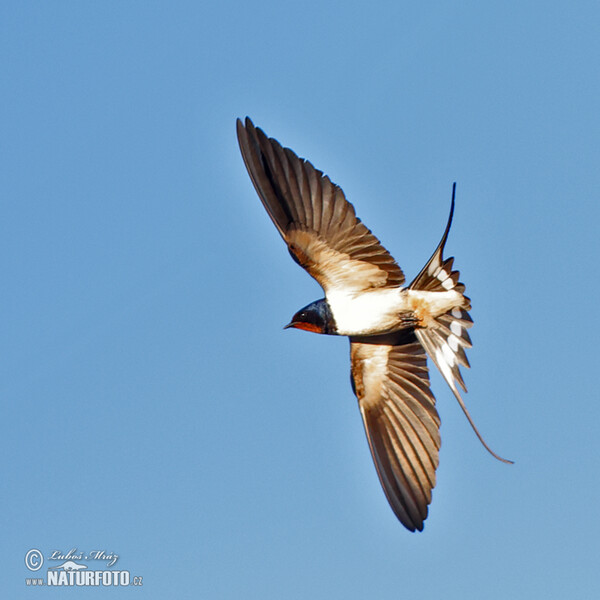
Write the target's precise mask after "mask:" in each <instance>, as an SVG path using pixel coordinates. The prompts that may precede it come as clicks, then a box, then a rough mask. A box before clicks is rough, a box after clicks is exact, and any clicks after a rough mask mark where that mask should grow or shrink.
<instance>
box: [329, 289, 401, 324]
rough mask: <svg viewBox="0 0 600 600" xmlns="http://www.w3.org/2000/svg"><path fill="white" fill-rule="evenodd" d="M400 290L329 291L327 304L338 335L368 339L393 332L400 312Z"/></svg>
mask: <svg viewBox="0 0 600 600" xmlns="http://www.w3.org/2000/svg"><path fill="white" fill-rule="evenodd" d="M401 291H402V290H401V288H382V289H379V290H373V291H371V292H363V293H360V294H349V293H348V292H345V291H341V290H340V291H335V290H334V291H330V292H329V293H328V294H327V301H328V302H329V306H330V307H331V312H332V313H333V318H334V319H335V323H336V327H337V330H338V333H339V334H340V335H369V334H374V333H383V332H388V331H393V329H394V326H395V325H397V324H398V314H399V312H401V311H402V308H403V298H402V294H401Z"/></svg>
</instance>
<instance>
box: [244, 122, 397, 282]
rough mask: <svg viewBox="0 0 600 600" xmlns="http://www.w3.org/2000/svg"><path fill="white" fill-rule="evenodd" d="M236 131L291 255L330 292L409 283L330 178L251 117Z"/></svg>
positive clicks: (250, 168) (251, 169)
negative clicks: (262, 128) (254, 121)
mask: <svg viewBox="0 0 600 600" xmlns="http://www.w3.org/2000/svg"><path fill="white" fill-rule="evenodd" d="M237 135H238V141H239V144H240V150H241V151H242V156H243V158H244V163H245V164H246V168H247V169H248V173H249V174H250V178H251V179H252V183H254V187H255V188H256V191H257V192H258V195H259V196H260V199H261V200H262V203H263V205H264V207H265V209H266V210H267V212H268V213H269V216H270V217H271V219H272V220H273V223H274V224H275V226H276V227H277V230H278V231H279V233H280V234H281V237H282V238H283V239H284V241H285V243H286V244H287V245H288V249H289V251H290V254H291V255H292V257H293V258H294V260H295V261H296V262H297V263H298V264H299V265H300V266H302V267H304V268H305V269H306V270H307V271H308V273H310V275H312V276H313V277H314V278H315V279H316V280H317V281H318V282H319V284H320V285H321V287H322V288H323V289H324V290H325V293H327V292H328V291H329V290H332V289H341V288H343V289H345V290H346V291H348V292H351V293H352V292H356V293H358V292H362V291H365V290H368V289H373V288H381V287H396V286H400V285H402V284H403V283H404V274H403V273H402V270H401V269H400V267H399V266H398V265H397V264H396V262H395V261H394V259H393V258H392V256H391V255H390V254H389V253H388V251H387V250H386V249H385V248H384V247H383V246H382V245H381V243H380V242H379V240H378V239H377V238H376V237H375V236H374V235H373V234H372V233H371V231H370V230H369V229H367V227H365V225H364V224H363V223H362V222H361V220H360V219H359V218H358V217H357V216H356V214H355V212H354V207H353V206H352V204H350V203H349V202H348V201H347V200H346V198H345V197H344V193H343V192H342V190H341V189H340V188H339V187H338V186H337V185H335V184H334V183H332V182H331V180H330V179H329V177H327V176H326V175H324V174H323V173H322V172H321V171H319V170H317V169H315V168H314V167H313V166H312V165H311V164H310V163H309V162H308V161H306V160H303V159H301V158H298V156H296V154H294V152H293V151H292V150H290V149H289V148H283V147H282V146H281V145H280V144H279V142H277V140H274V139H272V138H269V137H267V136H266V135H265V133H264V132H263V131H262V130H261V129H259V128H257V127H254V125H253V123H252V121H251V120H250V119H249V118H248V117H246V121H245V123H242V121H241V120H239V119H238V121H237Z"/></svg>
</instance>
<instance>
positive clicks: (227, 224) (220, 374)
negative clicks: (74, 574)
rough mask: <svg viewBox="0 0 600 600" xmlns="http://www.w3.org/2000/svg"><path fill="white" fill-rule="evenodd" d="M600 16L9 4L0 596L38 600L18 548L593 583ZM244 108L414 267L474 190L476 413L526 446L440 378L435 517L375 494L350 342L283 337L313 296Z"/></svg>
mask: <svg viewBox="0 0 600 600" xmlns="http://www.w3.org/2000/svg"><path fill="white" fill-rule="evenodd" d="M599 31H600V7H599V5H598V3H597V2H592V1H589V2H583V1H575V2H552V1H546V2H541V1H540V2H528V1H518V2H517V1H502V2H500V1H491V2H479V1H475V0H472V1H465V2H441V1H438V2H411V3H408V2H392V1H389V2H385V1H378V0H375V1H374V2H370V3H366V2H365V3H357V2H347V1H339V2H334V1H330V0H319V1H314V2H313V1H311V0H308V1H306V2H301V3H298V2H271V1H268V2H258V3H252V2H233V1H227V0H224V1H221V2H218V3H217V2H114V1H102V2H3V3H2V4H1V5H0V52H1V61H0V76H1V81H2V92H1V93H0V195H1V204H0V232H1V235H0V261H1V269H0V272H1V273H2V293H1V294H0V339H1V340H2V343H1V345H0V352H1V356H0V398H1V403H2V404H1V406H2V408H1V414H2V419H1V420H0V456H1V459H0V460H1V473H0V474H1V479H2V486H1V487H2V490H1V492H0V509H1V513H2V516H3V519H2V526H1V530H2V531H1V535H0V545H1V550H2V551H1V554H0V559H1V560H0V570H1V573H2V577H1V578H0V588H1V591H2V594H1V595H2V597H3V598H30V597H31V598H36V599H39V598H42V597H43V598H46V597H48V596H49V594H51V592H50V590H40V589H35V590H33V589H30V588H26V586H25V577H28V576H29V575H30V572H29V571H27V569H26V568H25V565H24V555H25V553H26V552H27V551H28V550H29V549H30V548H39V549H41V550H42V551H43V552H44V553H49V552H51V551H52V550H56V549H58V550H62V551H65V552H66V551H68V550H69V549H71V548H78V549H80V550H83V551H91V550H93V549H100V550H105V551H107V552H111V551H112V552H115V553H117V554H119V556H120V559H119V566H120V567H121V568H122V569H127V570H129V571H130V572H131V574H132V575H141V576H143V578H144V579H143V582H144V586H143V588H141V589H133V588H130V589H118V590H111V591H110V592H109V591H108V590H105V589H95V590H93V589H86V590H82V589H79V590H77V591H75V592H72V594H75V595H78V596H80V595H81V596H85V595H89V596H94V597H105V596H106V595H111V596H113V597H118V598H121V597H123V598H132V597H134V596H135V597H140V596H142V597H144V598H156V599H162V598H178V599H179V598H180V599H187V598H194V599H196V598H198V599H204V598H206V599H216V600H220V599H226V600H227V599H232V600H233V599H240V598H260V599H270V598H273V599H275V598H276V599H281V598H285V599H288V598H297V599H306V598H312V599H332V598H344V599H347V600H351V599H352V600H354V599H356V600H361V599H364V598H375V599H398V598H410V599H411V600H420V599H428V598H444V599H445V600H450V599H461V600H464V599H480V598H486V599H506V598H516V599H521V598H523V599H525V598H528V599H529V598H544V599H546V600H548V599H564V598H567V597H568V598H576V599H579V598H586V599H587V598H592V597H597V595H598V593H599V585H598V577H599V576H598V556H599V554H598V539H599V538H600V522H599V519H598V506H599V504H600V483H599V482H598V471H599V467H600V465H599V460H598V455H599V452H598V439H597V431H598V427H599V425H598V423H599V420H600V403H599V400H600V397H599V394H598V390H597V381H598V377H597V372H598V337H599V334H600V331H599V327H598V316H597V299H598V297H599V295H600V286H599V284H598V264H597V261H598V255H599V254H600V252H599V250H600V244H599V242H598V236H599V234H598V222H599V219H600V209H599V204H600V202H599V201H600V168H599V160H600V110H599V107H600V78H599V61H600V35H599V33H598V32H599ZM246 115H250V116H251V117H252V118H253V120H254V122H255V123H256V124H257V125H259V126H260V127H262V128H263V129H264V130H265V131H266V132H267V133H268V134H269V135H271V136H273V137H275V138H277V139H278V140H280V141H281V142H282V143H283V144H284V145H286V146H289V147H291V148H293V149H294V150H295V151H296V152H297V153H298V154H299V155H300V156H303V157H306V158H309V159H310V160H311V161H312V162H313V163H314V164H315V165H316V166H317V167H318V168H320V169H322V170H324V171H325V172H326V173H328V174H329V175H330V177H331V178H332V180H333V181H335V182H336V183H338V184H340V185H341V186H342V188H343V189H344V191H345V193H346V196H347V197H348V199H349V200H350V201H351V202H353V203H354V205H355V207H356V210H357V214H358V215H359V216H360V217H361V218H362V219H363V221H364V222H365V223H366V224H367V226H369V227H370V228H371V229H372V230H373V231H374V232H375V233H376V235H377V236H378V237H379V238H380V239H381V240H382V242H383V244H384V245H385V246H386V247H387V248H388V249H389V250H390V252H391V253H392V254H393V255H394V257H395V258H396V259H397V261H398V263H399V264H400V265H401V266H402V267H403V269H404V270H405V272H406V274H407V278H408V279H409V280H410V279H412V277H413V276H414V275H415V274H416V273H417V272H418V270H419V269H420V268H421V267H422V266H423V264H424V263H425V261H426V260H427V259H428V258H429V256H430V254H431V252H432V251H433V249H434V248H435V246H436V244H437V242H438V241H439V238H440V236H441V234H442V232H443V229H444V226H445V223H446V218H447V214H448V210H449V205H450V192H451V186H452V182H453V181H457V207H456V212H455V220H454V226H453V229H452V232H451V235H450V239H449V241H448V244H447V253H448V255H454V256H456V265H457V266H458V268H459V269H460V271H461V276H462V280H463V281H464V282H465V283H466V285H467V293H468V295H469V296H470V297H471V298H472V302H473V311H472V316H473V318H474V320H475V326H474V328H473V329H472V330H471V331H472V338H473V342H474V347H473V349H472V350H471V351H470V352H469V358H470V360H471V365H472V369H471V370H470V371H468V372H467V373H466V375H465V379H466V383H467V386H468V387H469V394H468V395H467V396H466V401H467V404H468V406H469V408H470V410H471V411H472V414H473V417H474V419H475V421H476V423H477V424H478V426H479V428H480V429H481V431H482V433H483V435H484V436H485V437H486V439H487V441H488V442H489V444H490V445H491V446H492V447H493V448H494V449H495V450H496V451H497V452H498V453H500V454H501V455H503V456H506V457H508V458H512V459H513V460H515V463H516V464H515V465H514V466H507V465H504V464H501V463H499V462H498V461H496V460H494V459H493V458H492V457H491V456H490V455H489V454H488V453H487V452H486V451H485V450H484V449H483V448H482V446H481V445H480V444H479V442H478V441H477V439H476V437H475V435H474V434H473V433H472V431H471V429H470V427H469V425H468V423H467V421H466V420H465V418H464V417H463V415H462V413H461V412H460V409H459V407H458V405H457V403H456V401H455V400H454V398H453V397H452V395H451V393H450V391H449V389H448V388H447V386H446V385H445V384H444V382H443V380H442V379H441V377H440V376H439V374H438V373H437V372H435V373H432V384H433V388H434V392H435V393H436V397H437V399H438V409H439V412H440V415H441V418H442V439H443V444H442V449H441V460H440V467H439V470H438V483H437V487H436V488H435V491H434V497H433V503H432V505H431V509H430V513H429V518H428V520H427V521H426V525H425V531H424V532H423V533H420V534H419V533H417V534H411V533H409V532H407V531H406V530H405V529H404V528H403V527H402V526H401V525H400V524H399V523H398V522H397V521H396V519H395V517H394V515H393V513H392V511H391V510H390V508H389V507H388V505H387V502H386V500H385V497H384V495H383V492H382V491H381V489H380V486H379V482H378V480H377V476H376V473H375V469H374V467H373V465H372V461H371V457H370V454H369V451H368V447H367V443H366V440H365V436H364V432H363V426H362V423H361V419H360V415H359V411H358V409H357V405H356V400H355V399H354V396H353V394H352V391H351V388H350V384H349V376H348V372H349V359H348V342H347V340H345V339H342V338H330V337H325V336H316V335H312V334H308V333H305V332H299V331H283V330H282V327H283V325H284V324H285V323H287V322H288V321H289V319H290V317H291V315H292V314H293V313H294V312H295V311H296V310H297V309H298V308H300V307H302V306H304V305H305V304H307V303H308V302H310V301H312V300H315V299H317V298H320V297H321V290H320V288H319V287H318V285H317V284H316V283H315V282H314V281H313V280H311V279H310V277H308V276H307V275H306V274H305V273H304V272H303V271H302V270H301V269H299V268H298V267H297V266H296V265H294V263H293V262H292V260H291V259H290V258H289V256H288V253H287V251H286V248H285V246H284V244H283V243H282V241H281V239H280V238H279V236H278V234H277V232H276V230H275V228H274V227H273V225H272V224H271V222H270V221H269V219H268V217H267V215H266V213H265V211H264V209H263V208H262V206H261V204H260V202H259V200H258V197H257V196H256V194H255V192H254V189H253V188H252V185H251V183H250V180H249V178H248V175H247V173H246V170H245V168H244V165H243V162H242V159H241V156H240V154H239V150H238V147H237V141H236V137H235V119H236V118H237V117H244V116H246ZM42 573H45V568H44V569H43V570H42ZM61 594H63V595H64V594H66V592H61ZM55 595H56V593H55V594H54V596H55ZM67 595H68V594H67Z"/></svg>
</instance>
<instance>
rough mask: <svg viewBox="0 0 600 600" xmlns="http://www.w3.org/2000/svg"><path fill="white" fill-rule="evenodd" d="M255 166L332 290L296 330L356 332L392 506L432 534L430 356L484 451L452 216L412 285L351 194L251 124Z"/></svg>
mask: <svg viewBox="0 0 600 600" xmlns="http://www.w3.org/2000/svg"><path fill="white" fill-rule="evenodd" d="M237 136H238V142H239V145H240V149H241V152H242V156H243V159H244V163H245V165H246V168H247V170H248V173H249V175H250V178H251V180H252V183H253V184H254V187H255V188H256V191H257V192H258V196H259V197H260V199H261V201H262V203H263V206H264V207H265V209H266V211H267V213H268V214H269V216H270V217H271V220H272V221H273V223H274V225H275V227H276V228H277V230H278V231H279V233H280V235H281V237H282V238H283V240H284V241H285V243H286V244H287V247H288V250H289V253H290V254H291V256H292V258H293V259H294V261H295V262H297V263H298V264H299V265H300V266H301V267H303V268H304V269H305V270H306V271H307V272H308V273H309V274H310V275H311V276H312V277H314V278H315V279H316V280H317V282H318V283H319V284H320V285H321V287H322V288H323V290H324V292H325V298H323V299H321V300H317V301H315V302H312V303H311V304H309V305H308V306H305V307H304V308H302V309H301V310H299V311H298V312H297V313H296V314H295V315H294V316H293V317H292V320H291V322H290V323H289V324H288V325H286V328H296V329H303V330H306V331H312V332H314V333H321V334H327V335H341V336H347V337H348V338H349V339H350V361H351V383H352V389H353V391H354V393H355V395H356V397H357V398H358V405H359V408H360V413H361V415H362V419H363V423H364V427H365V432H366V434H367V440H368V442H369V448H370V450H371V454H372V456H373V461H374V463H375V467H376V470H377V474H378V476H379V480H380V482H381V485H382V487H383V490H384V492H385V495H386V497H387V499H388V502H389V504H390V506H391V508H392V510H393V511H394V513H395V515H396V516H397V517H398V519H399V520H400V522H401V523H402V524H403V525H404V526H405V527H406V528H407V529H409V530H410V531H415V530H418V531H422V530H423V524H424V521H425V519H426V518H427V511H428V507H429V504H430V503H431V491H432V489H433V488H434V487H435V472H436V469H437V466H438V463H439V449H440V443H441V441H440V433H439V428H440V417H439V415H438V412H437V410H436V408H435V398H434V396H433V393H432V392H431V389H430V385H429V372H428V369H427V356H429V358H430V359H431V360H432V361H433V363H434V364H435V365H436V366H437V368H438V369H439V371H440V373H441V374H442V376H443V377H444V379H445V380H446V382H447V383H448V385H449V386H450V389H451V390H452V392H453V394H454V396H456V399H457V400H458V402H459V404H460V406H461V408H462V410H463V411H464V413H465V415H466V417H467V419H468V420H469V422H470V424H471V426H472V427H473V430H474V431H475V433H476V434H477V436H478V438H479V439H480V441H481V443H482V444H483V445H484V446H485V448H486V449H487V450H488V451H489V452H490V453H491V454H492V455H493V456H495V457H496V458H497V459H499V460H501V461H503V462H512V461H508V460H506V459H503V458H501V457H499V456H498V455H497V454H495V453H494V452H493V451H492V450H491V449H490V448H489V447H488V446H487V444H486V443H485V441H484V440H483V438H482V437H481V435H480V433H479V432H478V431H477V428H476V427H475V424H474V423H473V421H472V419H471V417H470V415H469V413H468V411H467V408H466V406H465V404H464V402H463V400H462V398H461V396H460V392H459V389H458V386H460V387H461V388H462V389H463V390H464V391H465V392H466V391H467V390H466V387H465V384H464V381H463V379H462V376H461V373H460V370H459V366H461V365H462V366H465V367H468V366H469V362H468V360H467V356H466V354H465V349H466V348H470V347H471V340H470V338H469V334H468V331H467V330H468V329H469V327H471V325H472V324H473V321H472V320H471V317H470V316H469V312H468V311H469V309H470V308H471V302H470V300H469V298H468V297H467V296H465V294H464V291H465V286H464V285H463V284H462V283H460V282H459V280H458V278H459V272H458V271H454V270H452V265H453V261H454V259H453V258H448V259H444V257H443V251H444V245H445V244H446V239H447V237H448V232H449V231H450V225H451V223H452V216H453V213H454V196H455V190H456V184H454V186H453V188H452V203H451V207H450V216H449V218H448V223H447V225H446V230H445V231H444V234H443V236H442V239H441V241H440V243H439V245H438V247H437V248H436V249H435V252H434V253H433V255H432V256H431V258H430V259H429V261H428V262H427V264H426V265H425V266H424V267H423V269H422V270H421V272H420V273H419V274H418V275H417V276H416V277H415V279H414V280H413V281H412V283H411V284H410V285H408V286H405V277H404V273H403V272H402V269H401V268H400V267H399V266H398V265H397V264H396V261H395V260H394V259H393V258H392V256H391V255H390V254H389V252H388V251H387V250H386V249H385V248H384V247H383V246H382V244H381V242H380V241H379V240H378V239H377V238H376V237H375V236H374V235H373V234H372V233H371V231H370V230H369V229H367V227H366V226H365V225H364V224H363V223H362V221H361V220H360V219H359V218H358V217H357V216H356V213H355V211H354V207H353V206H352V204H350V203H349V202H348V201H347V200H346V198H345V196H344V193H343V192H342V190H341V188H340V187H338V186H337V185H335V184H334V183H332V182H331V180H330V179H329V177H327V175H324V174H323V173H322V172H321V171H319V170H317V169H316V168H315V167H313V165H312V164H311V163H310V162H308V161H307V160H304V159H302V158H299V157H298V156H297V155H296V154H295V153H294V152H293V151H292V150H290V149H289V148H284V147H282V146H281V145H280V144H279V142H278V141H277V140H275V139H273V138H269V137H267V135H266V134H265V133H264V132H263V131H262V130H261V129H259V128H258V127H255V126H254V124H253V123H252V121H251V120H250V119H249V118H248V117H246V120H245V122H244V123H242V121H241V120H239V119H238V120H237Z"/></svg>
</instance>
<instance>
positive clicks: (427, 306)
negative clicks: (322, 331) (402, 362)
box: [327, 288, 463, 351]
mask: <svg viewBox="0 0 600 600" xmlns="http://www.w3.org/2000/svg"><path fill="white" fill-rule="evenodd" d="M327 301H328V302H329V306H330V307H331V312H332V313H333V318H334V319H335V323H336V326H337V331H338V333H339V334H340V335H374V334H377V333H388V332H391V331H396V330H398V329H400V328H401V326H402V320H401V315H402V314H403V313H404V314H406V313H407V312H409V313H410V312H414V313H415V314H416V315H417V316H418V317H419V318H420V317H421V316H422V317H424V319H425V321H424V324H426V322H427V320H428V319H434V318H435V317H438V316H439V315H442V314H444V313H446V312H448V311H449V310H452V309H455V307H458V306H461V305H462V303H463V296H462V295H461V294H460V293H459V292H456V291H454V290H449V291H447V292H427V291H421V290H410V289H406V288H382V289H377V290H372V291H369V292H362V293H358V294H356V293H349V292H348V291H346V290H343V289H340V290H329V292H328V294H327ZM457 310H458V309H457ZM448 351H451V348H448Z"/></svg>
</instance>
